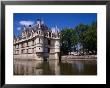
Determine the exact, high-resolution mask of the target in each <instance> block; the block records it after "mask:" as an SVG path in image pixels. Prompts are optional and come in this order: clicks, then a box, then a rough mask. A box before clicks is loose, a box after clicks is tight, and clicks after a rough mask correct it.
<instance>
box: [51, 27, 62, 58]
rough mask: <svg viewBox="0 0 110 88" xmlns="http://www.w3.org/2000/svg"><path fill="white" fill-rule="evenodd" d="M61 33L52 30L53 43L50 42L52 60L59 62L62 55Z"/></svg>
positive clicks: (56, 29)
mask: <svg viewBox="0 0 110 88" xmlns="http://www.w3.org/2000/svg"><path fill="white" fill-rule="evenodd" d="M59 35H60V33H59V29H58V28H57V27H56V28H52V33H51V41H50V43H51V44H50V55H49V58H50V59H55V60H59V55H60V36H59Z"/></svg>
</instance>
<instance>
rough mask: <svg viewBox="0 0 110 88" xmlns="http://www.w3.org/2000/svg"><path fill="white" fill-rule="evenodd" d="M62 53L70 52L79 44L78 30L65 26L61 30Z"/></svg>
mask: <svg viewBox="0 0 110 88" xmlns="http://www.w3.org/2000/svg"><path fill="white" fill-rule="evenodd" d="M60 40H61V54H68V53H69V52H71V51H72V47H75V45H76V44H77V36H76V32H75V30H73V29H69V28H64V29H63V30H61V39H60Z"/></svg>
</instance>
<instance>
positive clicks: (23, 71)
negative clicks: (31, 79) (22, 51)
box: [14, 60, 97, 75]
mask: <svg viewBox="0 0 110 88" xmlns="http://www.w3.org/2000/svg"><path fill="white" fill-rule="evenodd" d="M14 75H97V62H96V60H89V61H87V60H86V61H84V60H74V61H62V62H59V61H58V60H50V61H21V60H14Z"/></svg>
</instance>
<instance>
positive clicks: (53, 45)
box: [13, 19, 60, 60]
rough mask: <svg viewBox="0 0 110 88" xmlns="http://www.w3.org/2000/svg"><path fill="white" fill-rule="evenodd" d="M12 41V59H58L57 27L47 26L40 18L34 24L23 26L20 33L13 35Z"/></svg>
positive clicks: (58, 38)
mask: <svg viewBox="0 0 110 88" xmlns="http://www.w3.org/2000/svg"><path fill="white" fill-rule="evenodd" d="M13 42H14V43H13V54H14V59H19V58H20V59H35V60H47V59H59V53H60V33H59V29H58V28H57V27H55V28H51V29H50V28H48V27H47V26H46V25H45V24H44V22H43V21H42V20H40V19H38V20H37V22H36V24H34V25H29V26H23V27H22V33H21V35H19V36H18V37H17V36H15V35H14V41H13Z"/></svg>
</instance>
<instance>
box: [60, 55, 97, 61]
mask: <svg viewBox="0 0 110 88" xmlns="http://www.w3.org/2000/svg"><path fill="white" fill-rule="evenodd" d="M96 59H97V55H84V56H73V55H65V56H61V60H62V61H63V60H65V61H66V60H96Z"/></svg>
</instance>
